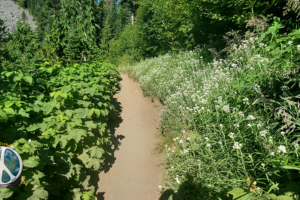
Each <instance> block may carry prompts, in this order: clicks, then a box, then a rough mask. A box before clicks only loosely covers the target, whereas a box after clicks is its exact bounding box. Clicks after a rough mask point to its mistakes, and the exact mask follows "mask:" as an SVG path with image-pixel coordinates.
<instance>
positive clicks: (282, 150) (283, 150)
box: [277, 145, 286, 153]
mask: <svg viewBox="0 0 300 200" xmlns="http://www.w3.org/2000/svg"><path fill="white" fill-rule="evenodd" d="M277 152H278V153H280V152H282V153H286V148H285V146H283V145H280V146H279V147H278V150H277Z"/></svg>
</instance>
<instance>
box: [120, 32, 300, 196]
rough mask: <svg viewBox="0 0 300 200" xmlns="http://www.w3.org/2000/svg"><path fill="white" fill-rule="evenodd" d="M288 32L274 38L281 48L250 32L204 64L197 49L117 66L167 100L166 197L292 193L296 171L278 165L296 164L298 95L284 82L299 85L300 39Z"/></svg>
mask: <svg viewBox="0 0 300 200" xmlns="http://www.w3.org/2000/svg"><path fill="white" fill-rule="evenodd" d="M288 39H289V38H285V39H283V40H282V41H281V43H280V45H286V46H287V47H289V48H290V49H287V50H286V52H285V53H283V52H282V50H281V52H280V51H278V48H277V46H278V44H275V46H274V44H273V43H272V44H271V43H270V42H269V41H266V42H265V43H262V41H260V40H259V38H254V37H251V38H249V39H248V40H245V41H243V42H242V43H241V45H232V46H231V48H230V51H229V52H228V54H229V56H228V58H227V59H225V60H223V59H214V60H213V62H211V63H208V64H206V62H204V60H203V58H201V57H200V58H199V51H198V50H196V51H190V52H182V53H179V54H176V55H170V54H166V55H164V56H160V57H158V58H153V59H147V60H145V61H142V62H140V63H138V64H136V65H134V66H129V65H128V66H122V67H120V70H121V71H124V72H128V73H129V75H130V76H131V77H133V78H134V79H136V80H138V81H139V82H140V84H141V86H142V89H143V91H144V94H145V95H149V96H151V97H153V98H154V97H158V98H160V99H161V100H162V102H163V103H164V104H165V106H166V110H165V111H163V113H162V115H161V126H160V128H161V131H162V133H163V135H164V136H165V138H166V140H164V142H163V143H162V146H163V147H164V149H165V152H166V154H167V159H166V162H165V180H166V181H167V182H166V186H167V187H169V188H171V189H172V190H173V191H174V192H173V199H226V198H229V199H230V198H232V196H231V197H229V196H228V194H227V193H228V192H229V191H230V190H232V189H234V188H238V187H239V188H245V190H242V191H244V192H245V193H247V192H248V195H249V198H250V196H251V195H252V196H253V198H254V197H255V196H257V195H263V194H269V193H274V194H276V195H284V194H285V195H286V196H287V197H288V196H289V197H290V198H292V199H293V198H299V191H298V193H297V191H296V192H295V191H294V190H293V189H291V185H293V186H296V187H298V186H299V188H300V185H299V184H298V183H299V180H300V179H299V172H298V171H297V170H287V169H285V170H284V169H280V168H279V169H277V168H278V167H282V166H299V164H300V163H299V153H300V151H299V141H300V135H299V125H300V123H299V105H300V104H299V100H298V99H297V98H299V97H300V96H299V95H298V96H297V94H296V93H292V89H291V88H292V87H294V86H295V85H297V84H299V81H298V80H299V79H297V78H295V77H296V76H297V75H296V74H298V72H299V67H298V66H297V65H293V63H295V57H297V56H299V55H300V54H299V51H300V49H299V48H300V46H299V45H298V47H297V44H296V42H297V41H296V40H295V42H294V44H293V43H291V42H290V41H288ZM298 43H300V42H298ZM276 45H277V46H276ZM288 45H289V46H288ZM287 53H288V54H289V56H286V55H287ZM291 57H292V58H293V57H294V59H291ZM277 61H278V62H277ZM297 61H298V60H297ZM277 63H281V64H277ZM282 63H284V64H282ZM293 84H294V86H291V85H293ZM296 87H298V86H296ZM298 89H299V88H298ZM174 132H175V133H176V134H175V136H174V138H171V139H170V137H168V134H171V133H172V134H173V135H174ZM294 169H295V168H294ZM261 173H262V174H263V176H262V175H261ZM255 178H256V179H255ZM254 180H256V181H255V182H253V181H254ZM286 191H290V192H291V193H289V194H287V193H286ZM293 195H294V196H293ZM233 196H234V197H237V196H235V195H233ZM291 196H293V197H291Z"/></svg>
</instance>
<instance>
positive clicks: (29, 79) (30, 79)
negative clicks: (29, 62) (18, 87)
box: [23, 76, 32, 85]
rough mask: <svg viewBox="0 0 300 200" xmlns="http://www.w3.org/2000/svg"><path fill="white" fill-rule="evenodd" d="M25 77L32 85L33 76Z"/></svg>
mask: <svg viewBox="0 0 300 200" xmlns="http://www.w3.org/2000/svg"><path fill="white" fill-rule="evenodd" d="M23 79H24V81H26V82H27V83H29V84H30V85H32V77H31V76H25V77H24V78H23Z"/></svg>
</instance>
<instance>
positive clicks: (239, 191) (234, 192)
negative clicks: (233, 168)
mask: <svg viewBox="0 0 300 200" xmlns="http://www.w3.org/2000/svg"><path fill="white" fill-rule="evenodd" d="M228 194H231V195H233V198H232V199H237V198H238V197H240V196H243V195H245V194H247V192H245V190H244V189H242V188H235V189H233V190H231V191H229V192H228Z"/></svg>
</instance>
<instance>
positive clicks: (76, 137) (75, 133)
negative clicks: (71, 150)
mask: <svg viewBox="0 0 300 200" xmlns="http://www.w3.org/2000/svg"><path fill="white" fill-rule="evenodd" d="M68 132H69V135H70V136H72V138H73V139H74V140H75V142H76V143H78V142H79V141H80V140H81V137H82V136H86V130H84V129H73V130H70V131H68Z"/></svg>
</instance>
